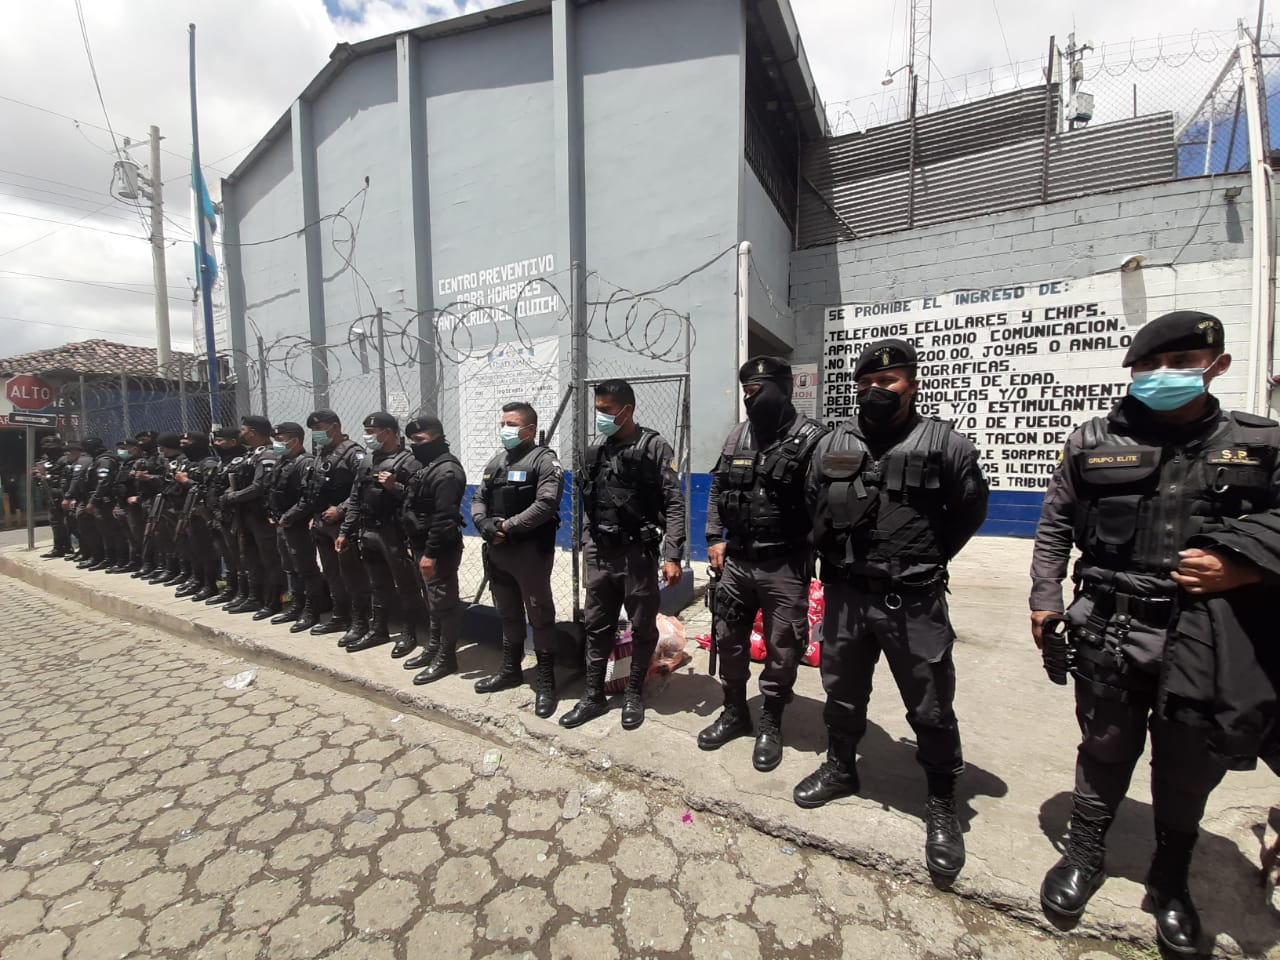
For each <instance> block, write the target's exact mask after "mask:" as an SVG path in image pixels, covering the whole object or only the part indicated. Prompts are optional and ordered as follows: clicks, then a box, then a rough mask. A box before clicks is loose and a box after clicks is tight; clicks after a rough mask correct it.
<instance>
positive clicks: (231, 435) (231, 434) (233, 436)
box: [213, 427, 240, 440]
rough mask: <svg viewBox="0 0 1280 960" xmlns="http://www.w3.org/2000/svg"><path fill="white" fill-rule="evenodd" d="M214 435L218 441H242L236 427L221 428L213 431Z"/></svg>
mask: <svg viewBox="0 0 1280 960" xmlns="http://www.w3.org/2000/svg"><path fill="white" fill-rule="evenodd" d="M213 435H214V437H215V438H216V439H219V440H239V439H240V431H239V430H237V429H236V428H235V427H219V428H218V429H217V430H215V431H213Z"/></svg>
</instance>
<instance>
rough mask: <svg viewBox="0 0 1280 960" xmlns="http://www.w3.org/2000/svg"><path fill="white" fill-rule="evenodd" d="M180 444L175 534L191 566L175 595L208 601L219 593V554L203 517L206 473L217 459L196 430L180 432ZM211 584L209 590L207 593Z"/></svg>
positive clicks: (204, 436) (204, 435)
mask: <svg viewBox="0 0 1280 960" xmlns="http://www.w3.org/2000/svg"><path fill="white" fill-rule="evenodd" d="M178 442H179V445H180V446H181V447H182V462H181V464H180V465H179V467H178V470H177V471H176V472H175V473H174V482H175V483H176V484H178V485H179V486H180V487H181V488H182V506H181V507H180V508H179V510H178V519H177V526H176V529H175V531H174V532H175V537H176V539H177V541H178V542H179V543H181V544H182V548H181V549H182V550H183V552H184V554H185V555H186V557H187V562H188V564H189V565H190V573H189V575H188V577H187V579H186V580H185V581H184V582H183V583H181V584H179V585H178V589H177V590H175V591H174V594H173V595H174V596H175V597H177V598H179V599H181V598H182V597H191V598H192V599H193V600H194V599H195V598H196V597H197V596H199V595H200V594H204V596H203V597H201V599H202V600H207V599H208V598H209V597H211V596H213V594H216V593H217V592H218V590H217V580H218V568H219V564H218V553H217V550H210V549H209V547H210V544H211V540H212V531H211V530H210V528H209V525H208V523H207V521H206V520H205V515H206V514H205V513H204V511H206V510H207V505H206V504H205V503H204V502H203V498H204V495H205V490H206V484H207V480H208V478H207V472H208V471H209V470H210V469H214V468H215V465H216V463H217V459H216V458H215V457H214V456H213V455H212V453H211V452H210V450H209V437H208V434H205V433H203V432H201V431H198V430H190V431H187V432H186V433H184V434H182V437H181V439H180V440H179V441H178ZM210 587H212V591H213V592H212V593H210V592H209V590H210Z"/></svg>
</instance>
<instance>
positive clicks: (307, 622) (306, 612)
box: [289, 593, 320, 633]
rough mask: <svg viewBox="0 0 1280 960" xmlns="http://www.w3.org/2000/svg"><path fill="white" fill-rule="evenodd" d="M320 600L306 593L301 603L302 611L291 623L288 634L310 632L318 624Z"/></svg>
mask: <svg viewBox="0 0 1280 960" xmlns="http://www.w3.org/2000/svg"><path fill="white" fill-rule="evenodd" d="M319 607H320V598H319V597H318V596H315V595H313V594H310V593H308V594H307V595H306V598H305V599H304V600H303V601H302V609H301V610H300V611H299V612H298V619H297V620H295V621H294V622H293V626H291V627H290V628H289V632H290V633H303V632H305V631H307V630H310V629H311V628H312V627H314V626H316V625H317V624H318V623H319V622H320V610H319V609H318V608H319Z"/></svg>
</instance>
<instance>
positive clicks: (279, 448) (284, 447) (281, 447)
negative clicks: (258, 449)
mask: <svg viewBox="0 0 1280 960" xmlns="http://www.w3.org/2000/svg"><path fill="white" fill-rule="evenodd" d="M271 449H272V450H274V451H275V452H276V453H278V454H285V453H288V452H289V445H288V444H287V443H281V442H280V441H279V440H277V441H275V442H274V443H272V444H271Z"/></svg>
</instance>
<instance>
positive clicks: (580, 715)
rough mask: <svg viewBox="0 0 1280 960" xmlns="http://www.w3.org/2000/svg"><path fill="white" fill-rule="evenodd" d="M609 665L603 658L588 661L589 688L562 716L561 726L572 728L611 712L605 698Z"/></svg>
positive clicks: (587, 682)
mask: <svg viewBox="0 0 1280 960" xmlns="http://www.w3.org/2000/svg"><path fill="white" fill-rule="evenodd" d="M632 662H633V663H634V662H635V661H634V660H633V661H632ZM608 666H609V665H608V663H607V662H606V661H605V660H604V659H603V658H601V660H600V662H599V663H592V662H588V663H587V675H586V687H587V688H586V690H584V691H583V693H582V699H581V700H579V701H578V702H577V703H576V704H575V705H574V707H573V709H572V710H570V711H569V712H568V713H566V714H565V715H564V716H562V717H561V718H560V726H562V727H564V728H565V729H566V730H572V729H573V728H574V727H580V726H582V725H583V724H584V723H590V722H591V721H592V720H594V719H595V718H596V717H603V716H604V715H605V714H606V713H608V712H609V701H608V700H606V699H605V698H604V674H605V670H606V669H608Z"/></svg>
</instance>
